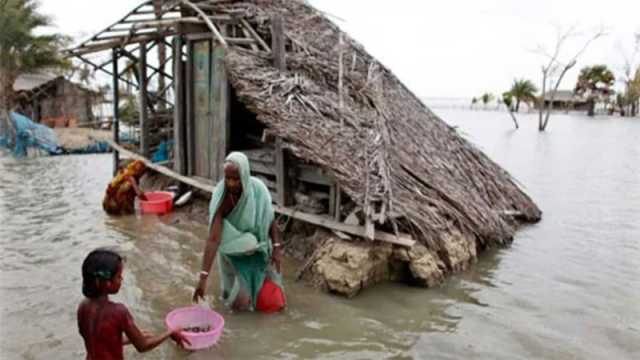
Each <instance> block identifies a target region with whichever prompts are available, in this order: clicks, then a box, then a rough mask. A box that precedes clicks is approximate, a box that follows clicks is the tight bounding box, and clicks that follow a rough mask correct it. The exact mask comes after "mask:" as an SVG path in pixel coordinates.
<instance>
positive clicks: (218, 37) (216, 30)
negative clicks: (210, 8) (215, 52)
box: [180, 0, 229, 48]
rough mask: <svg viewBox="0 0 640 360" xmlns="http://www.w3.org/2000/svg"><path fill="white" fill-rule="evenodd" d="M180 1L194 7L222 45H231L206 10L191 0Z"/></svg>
mask: <svg viewBox="0 0 640 360" xmlns="http://www.w3.org/2000/svg"><path fill="white" fill-rule="evenodd" d="M180 2H181V3H183V4H185V5H186V6H188V7H190V8H192V9H193V11H195V12H196V13H197V14H198V16H200V18H201V19H202V20H204V22H205V23H206V24H207V26H208V27H209V30H211V32H212V33H213V34H214V35H215V38H216V39H217V40H218V42H219V43H220V45H222V46H223V47H225V48H226V47H229V45H227V42H226V41H225V40H224V38H223V37H222V34H220V32H219V31H218V28H216V26H215V25H213V23H212V22H211V19H209V17H208V16H207V14H205V13H204V11H202V9H200V8H199V7H197V6H196V5H194V4H193V3H192V2H191V1H188V0H180Z"/></svg>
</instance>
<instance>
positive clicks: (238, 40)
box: [185, 33, 256, 45]
mask: <svg viewBox="0 0 640 360" xmlns="http://www.w3.org/2000/svg"><path fill="white" fill-rule="evenodd" d="M185 36H186V37H187V39H188V40H192V41H196V40H212V39H213V36H212V35H211V33H199V34H188V35H185ZM224 39H225V41H227V42H228V43H229V44H236V45H251V44H254V45H255V44H256V41H255V40H254V39H252V38H235V37H226V36H225V37H224Z"/></svg>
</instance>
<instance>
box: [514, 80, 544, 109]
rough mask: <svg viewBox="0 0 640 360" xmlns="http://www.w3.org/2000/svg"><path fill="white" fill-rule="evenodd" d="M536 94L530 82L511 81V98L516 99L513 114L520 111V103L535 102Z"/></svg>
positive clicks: (535, 88) (536, 90)
mask: <svg viewBox="0 0 640 360" xmlns="http://www.w3.org/2000/svg"><path fill="white" fill-rule="evenodd" d="M537 92H538V88H537V87H536V86H535V85H534V84H533V82H532V81H531V80H526V79H520V80H518V79H515V80H513V85H511V90H509V93H511V96H513V98H515V99H516V108H515V112H519V111H520V103H521V102H525V103H527V104H530V103H532V102H534V101H535V100H536V93H537Z"/></svg>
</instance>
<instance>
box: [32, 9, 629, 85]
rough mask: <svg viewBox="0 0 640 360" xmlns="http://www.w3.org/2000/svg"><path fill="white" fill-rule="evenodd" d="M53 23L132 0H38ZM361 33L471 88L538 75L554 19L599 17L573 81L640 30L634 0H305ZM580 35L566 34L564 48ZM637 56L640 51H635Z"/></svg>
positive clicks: (416, 80) (103, 16)
mask: <svg viewBox="0 0 640 360" xmlns="http://www.w3.org/2000/svg"><path fill="white" fill-rule="evenodd" d="M41 2H42V9H43V11H44V12H45V13H47V14H50V15H52V16H53V17H54V20H55V22H56V24H57V26H58V29H59V31H62V32H65V33H68V34H71V35H74V36H80V35H83V34H84V36H83V37H86V36H87V35H89V34H92V33H95V32H97V31H100V30H101V29H102V28H104V27H106V26H108V25H109V24H110V23H111V22H114V21H116V20H117V19H119V18H120V17H121V16H123V15H124V14H125V13H126V12H128V11H129V10H130V9H132V8H133V7H134V6H135V5H136V4H137V3H138V2H137V1H131V0H110V1H104V0H82V1H67V0H64V1H63V0H41ZM311 3H312V4H313V5H315V6H316V7H318V8H319V9H321V10H323V11H325V12H327V13H329V14H331V15H333V21H334V22H336V23H337V24H338V25H339V26H340V27H341V28H343V29H344V30H346V31H347V32H349V33H350V35H351V36H353V37H354V38H355V39H356V40H358V41H360V42H361V43H362V44H364V46H365V47H366V48H367V50H369V51H370V52H371V53H372V54H373V55H374V56H376V57H378V59H380V61H381V62H382V63H384V64H385V65H387V66H388V67H390V68H391V69H392V70H393V71H394V72H395V73H396V74H397V75H398V76H399V77H400V78H401V79H402V80H403V81H404V82H406V84H407V85H408V86H409V87H410V88H411V89H412V90H414V91H415V92H416V93H417V94H419V95H421V96H428V97H471V96H474V95H479V94H481V93H482V92H485V91H490V92H494V93H499V92H502V91H504V90H506V89H507V88H508V87H509V85H510V83H511V82H512V80H513V78H514V77H526V78H529V79H531V80H534V81H535V82H536V83H538V82H539V81H540V79H539V78H540V75H539V73H540V70H539V69H540V66H541V64H542V62H543V60H544V58H543V57H541V56H539V55H537V54H535V53H534V52H532V50H533V49H535V48H536V47H537V45H538V44H546V45H547V47H551V46H552V45H553V43H554V40H555V32H556V30H555V27H556V26H561V27H563V28H565V29H566V28H569V27H571V26H576V27H577V28H578V29H579V30H581V31H583V32H584V33H589V32H593V31H594V29H596V28H599V27H600V26H605V27H606V29H607V31H608V36H607V37H605V38H603V39H600V40H598V42H597V43H595V44H594V45H593V46H592V47H590V48H589V50H588V51H587V53H586V54H585V55H584V56H583V57H582V58H581V59H580V61H579V63H578V66H576V69H575V70H573V71H572V72H571V73H569V74H568V75H567V78H566V80H565V81H564V82H563V86H562V87H563V88H572V87H573V85H574V84H575V79H576V76H577V72H578V71H579V68H580V67H582V66H585V65H589V64H594V63H605V64H607V65H609V66H610V68H612V70H614V72H616V75H619V74H620V72H621V66H622V64H623V61H624V60H623V56H622V54H621V49H626V51H627V52H630V51H631V49H632V46H633V34H634V33H638V32H640V1H638V0H608V1H606V2H603V1H596V0H537V1H526V2H525V1H516V0H483V1H473V0H448V1H427V0H396V1H382V0H311ZM583 42H584V38H575V39H573V40H571V41H570V42H569V43H568V45H569V46H567V47H566V56H570V55H571V53H572V52H574V51H576V49H577V48H578V47H579V46H580V45H581V44H582V43H583ZM638 60H640V57H639V59H638Z"/></svg>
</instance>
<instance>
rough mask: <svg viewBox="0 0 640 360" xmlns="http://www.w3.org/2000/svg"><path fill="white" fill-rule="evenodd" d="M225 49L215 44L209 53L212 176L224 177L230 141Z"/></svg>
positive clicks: (214, 177) (215, 177) (216, 177)
mask: <svg viewBox="0 0 640 360" xmlns="http://www.w3.org/2000/svg"><path fill="white" fill-rule="evenodd" d="M225 53H226V49H225V48H223V47H221V46H216V47H215V48H214V49H213V51H212V54H211V65H212V69H211V71H212V81H213V84H211V91H212V94H211V95H212V96H211V101H212V112H213V114H212V115H213V119H212V121H213V131H212V133H211V145H212V147H211V148H210V151H211V153H212V159H211V160H212V162H211V163H210V166H211V167H212V172H211V173H212V178H213V179H222V178H223V177H224V169H223V168H224V161H225V159H226V157H227V149H228V148H229V142H230V135H231V134H230V123H229V120H230V116H229V110H230V105H229V81H228V79H227V71H226V69H225V65H224V56H225Z"/></svg>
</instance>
